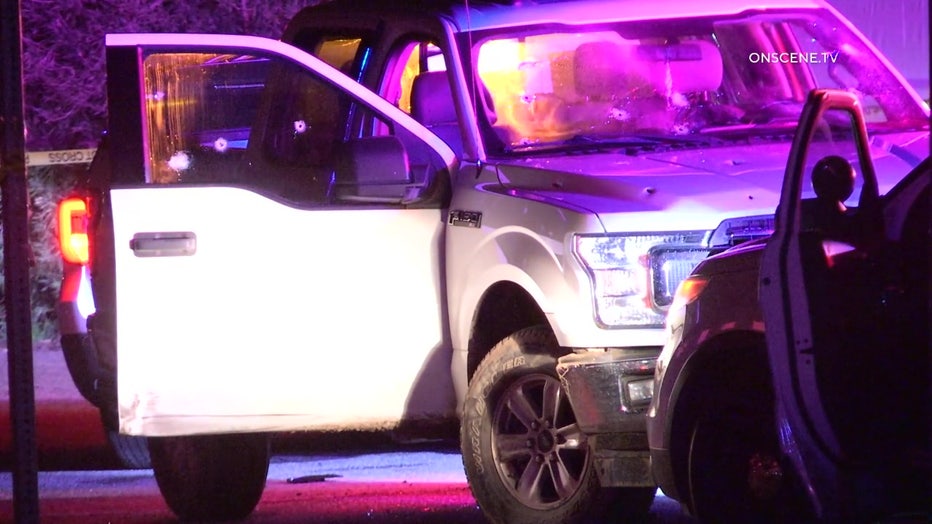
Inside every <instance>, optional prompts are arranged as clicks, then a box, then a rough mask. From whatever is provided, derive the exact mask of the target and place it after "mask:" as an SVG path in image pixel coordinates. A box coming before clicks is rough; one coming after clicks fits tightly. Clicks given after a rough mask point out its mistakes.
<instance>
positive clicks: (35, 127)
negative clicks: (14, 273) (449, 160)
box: [0, 0, 320, 346]
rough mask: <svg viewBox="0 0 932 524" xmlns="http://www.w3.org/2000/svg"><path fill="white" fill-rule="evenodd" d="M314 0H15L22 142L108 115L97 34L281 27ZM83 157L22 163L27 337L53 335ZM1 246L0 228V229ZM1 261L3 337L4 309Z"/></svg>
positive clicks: (78, 130) (60, 137) (87, 131)
mask: <svg viewBox="0 0 932 524" xmlns="http://www.w3.org/2000/svg"><path fill="white" fill-rule="evenodd" d="M319 1H320V0H316V1H315V0H274V1H270V0H193V1H181V0H21V5H22V20H23V76H24V79H23V84H24V85H23V89H24V98H25V100H24V107H25V116H26V128H27V135H26V136H27V138H26V149H27V151H30V152H31V151H49V150H62V149H77V148H91V147H95V146H96V143H97V140H98V138H99V137H100V135H101V133H102V132H103V131H104V127H105V125H106V111H107V105H106V94H105V93H106V89H105V80H106V79H105V67H104V35H105V34H107V33H140V32H153V33H234V34H249V35H259V36H269V37H278V36H279V35H280V34H281V32H282V30H283V29H284V26H285V23H287V21H288V19H289V18H290V17H291V16H292V15H293V14H294V13H295V12H296V11H297V10H298V9H300V8H301V7H303V6H304V5H310V4H314V3H319ZM86 167H87V166H86V165H80V164H78V165H58V166H37V167H31V168H29V170H28V177H29V196H30V204H31V212H32V214H31V219H30V237H31V239H30V240H31V247H32V253H33V256H32V261H31V262H32V264H31V280H32V284H33V286H32V311H33V314H32V318H33V339H34V341H43V340H55V339H57V337H58V333H57V331H56V327H55V326H56V318H55V304H56V301H57V299H58V291H59V282H60V280H61V262H60V260H61V259H60V257H59V253H58V246H57V241H56V237H55V234H56V232H55V211H56V205H57V203H58V201H59V200H61V199H62V198H63V197H65V196H67V194H68V193H69V192H70V191H72V190H73V188H74V185H75V183H76V182H77V180H78V179H79V178H80V177H81V176H82V174H83V171H84V169H86ZM0 247H2V237H0ZM2 271H3V269H2V266H0V346H4V345H5V344H6V311H5V309H4V308H3V301H2V297H3V277H2Z"/></svg>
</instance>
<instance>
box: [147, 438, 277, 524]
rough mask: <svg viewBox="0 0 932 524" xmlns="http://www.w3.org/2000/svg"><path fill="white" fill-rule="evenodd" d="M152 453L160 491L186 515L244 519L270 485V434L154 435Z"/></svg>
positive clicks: (184, 517)
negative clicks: (268, 483) (267, 478)
mask: <svg viewBox="0 0 932 524" xmlns="http://www.w3.org/2000/svg"><path fill="white" fill-rule="evenodd" d="M149 453H150V455H151V457H152V469H153V470H154V472H155V480H156V482H157V483H158V486H159V491H161V492H162V497H163V498H164V499H165V502H166V503H167V504H168V507H169V508H171V510H172V511H173V512H174V513H175V514H176V515H178V517H179V518H181V519H182V520H193V521H218V520H219V521H223V520H238V519H242V518H244V517H246V516H247V515H249V514H250V513H251V512H252V510H253V509H255V507H256V505H257V504H258V503H259V498H260V497H261V496H262V491H263V490H264V489H265V480H266V477H267V475H268V471H269V458H270V450H269V438H268V436H267V435H263V434H242V435H239V434H237V435H198V436H185V437H158V438H150V439H149Z"/></svg>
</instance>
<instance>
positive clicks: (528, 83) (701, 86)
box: [475, 10, 928, 150]
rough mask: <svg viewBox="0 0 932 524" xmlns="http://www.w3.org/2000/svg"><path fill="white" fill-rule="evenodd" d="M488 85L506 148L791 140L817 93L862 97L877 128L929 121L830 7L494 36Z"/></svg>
mask: <svg viewBox="0 0 932 524" xmlns="http://www.w3.org/2000/svg"><path fill="white" fill-rule="evenodd" d="M478 36H479V37H477V38H475V41H476V42H477V44H476V45H477V47H476V50H475V52H476V56H477V57H478V59H477V61H476V68H477V71H476V72H477V74H478V78H479V79H480V80H481V81H482V83H483V84H484V87H485V88H487V89H488V91H489V93H490V94H491V97H492V101H493V102H494V108H495V115H494V119H493V122H494V124H493V129H494V133H492V134H490V136H489V137H488V139H489V140H492V141H493V142H497V143H500V145H501V146H503V148H504V149H505V150H513V149H522V150H526V149H528V148H535V147H552V146H554V145H557V144H564V143H567V142H568V141H573V142H575V143H579V142H580V139H581V138H582V139H594V140H617V139H624V138H625V137H629V138H634V137H641V138H643V137H645V136H648V137H653V138H660V139H681V138H682V137H684V136H685V135H706V136H727V135H729V134H735V133H740V134H742V135H747V134H756V133H761V134H767V133H774V132H780V133H781V134H787V133H788V132H789V133H791V132H792V130H793V128H794V127H795V124H796V121H797V120H798V118H799V114H800V111H801V109H802V106H803V103H804V101H805V99H806V95H807V94H808V93H809V91H810V90H812V89H815V88H841V89H846V90H849V91H852V92H855V93H857V94H858V95H859V96H860V98H861V101H862V104H863V107H864V110H865V113H866V117H867V120H868V123H869V128H870V130H871V131H873V132H886V131H898V130H907V129H917V128H927V127H928V114H927V109H926V108H924V107H923V106H922V105H921V103H920V101H919V100H917V99H915V98H914V97H913V96H912V95H911V94H910V93H909V92H908V91H907V90H906V89H904V88H903V86H902V85H901V84H900V83H899V81H898V80H897V79H896V77H895V75H894V74H893V73H892V72H891V71H890V70H889V69H888V68H887V67H886V66H885V65H884V64H883V62H881V60H880V59H879V58H878V57H877V56H876V55H875V54H874V53H873V52H872V51H870V50H869V49H868V48H867V46H865V45H864V43H863V42H862V41H861V40H860V39H859V38H858V37H856V36H855V35H854V34H852V33H851V31H850V30H849V29H848V28H847V26H845V25H844V24H843V23H841V22H839V21H838V20H837V19H835V18H834V17H833V16H832V15H831V14H830V13H828V12H825V11H821V10H814V11H813V10H809V11H804V12H801V11H767V12H760V11H758V12H755V13H750V14H747V15H742V16H738V17H735V16H730V17H722V18H701V19H679V20H661V21H648V22H644V21H639V22H629V23H619V24H615V25H600V26H598V27H596V28H591V29H587V28H580V27H567V26H556V27H555V26H553V25H549V26H546V27H538V28H527V27H525V28H522V30H521V31H520V32H517V31H515V30H514V28H511V29H510V30H509V29H505V30H499V31H497V32H496V33H483V34H482V35H478Z"/></svg>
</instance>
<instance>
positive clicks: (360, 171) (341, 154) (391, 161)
mask: <svg viewBox="0 0 932 524" xmlns="http://www.w3.org/2000/svg"><path fill="white" fill-rule="evenodd" d="M421 189H422V188H421V187H420V186H419V185H417V184H416V183H415V182H414V179H413V177H412V175H411V165H410V163H409V161H408V154H407V152H406V151H405V148H404V145H403V144H402V143H401V140H399V139H398V138H397V137H394V136H374V137H366V138H357V139H352V140H349V141H348V142H346V143H344V144H343V145H342V146H341V147H340V149H339V151H338V152H337V158H336V165H335V166H334V176H333V188H332V192H331V195H332V197H333V198H334V199H335V200H338V201H343V202H360V203H394V204H403V203H406V202H410V201H412V200H415V199H417V198H418V196H419V195H420V192H421Z"/></svg>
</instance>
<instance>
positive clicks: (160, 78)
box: [60, 0, 928, 523]
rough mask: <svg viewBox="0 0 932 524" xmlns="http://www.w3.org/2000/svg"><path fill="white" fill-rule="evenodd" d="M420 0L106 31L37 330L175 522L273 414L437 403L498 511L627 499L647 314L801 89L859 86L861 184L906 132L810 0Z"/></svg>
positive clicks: (235, 500)
mask: <svg viewBox="0 0 932 524" xmlns="http://www.w3.org/2000/svg"><path fill="white" fill-rule="evenodd" d="M415 4H417V5H416V7H417V8H414V7H408V8H406V9H404V10H402V9H399V8H398V7H397V6H393V5H392V4H391V3H385V2H381V1H378V0H370V1H362V0H360V1H350V0H334V1H332V2H329V3H326V4H322V5H319V6H315V7H309V8H306V9H305V10H303V11H301V12H299V13H298V14H297V15H296V16H295V17H294V18H293V20H292V21H291V22H290V24H289V25H288V27H287V29H286V31H285V33H284V36H283V38H282V40H281V41H276V40H268V39H261V38H255V37H248V36H230V35H192V34H132V35H130V34H123V35H110V36H109V37H108V39H107V67H108V76H107V84H108V103H109V131H108V135H107V137H106V139H105V142H104V144H103V147H102V150H101V151H102V152H101V153H100V154H98V158H97V159H96V160H95V164H94V165H93V166H92V168H91V171H90V176H89V182H88V184H87V188H86V193H85V194H84V195H82V196H80V197H79V198H75V199H70V200H68V201H66V202H65V203H64V204H63V206H62V215H61V225H60V227H61V230H62V231H61V233H62V247H63V254H64V255H65V258H66V275H65V282H64V284H65V285H63V294H62V302H61V310H60V313H61V318H62V332H63V338H62V342H63V346H64V348H65V351H66V354H67V355H68V361H69V364H70V365H71V368H72V371H73V376H74V379H75V382H76V383H77V384H78V385H79V387H80V389H81V391H82V392H83V393H84V394H85V395H86V396H87V397H88V398H89V399H91V400H92V401H93V402H94V403H95V404H97V405H98V406H99V407H100V408H101V412H102V414H103V418H104V421H105V423H106V424H107V426H108V428H109V429H110V430H111V432H112V434H113V435H114V439H115V440H114V441H115V442H118V443H119V442H122V444H121V445H123V446H130V447H131V444H127V443H133V442H135V443H138V442H140V441H139V440H126V439H127V438H129V437H132V436H135V437H145V438H146V441H147V443H148V451H149V452H150V453H151V464H152V466H153V468H154V472H155V476H156V478H157V480H158V483H159V486H160V488H161V490H162V493H163V495H164V497H165V499H166V501H167V502H168V504H169V506H170V507H171V508H172V510H174V511H175V512H176V513H177V514H178V515H179V516H181V517H183V518H190V519H195V520H198V519H217V518H224V519H225V518H235V517H241V516H244V515H246V514H248V513H249V512H251V511H252V509H253V508H254V507H255V505H256V504H257V502H258V500H259V497H260V495H261V493H262V491H263V488H264V484H265V477H266V472H267V467H268V462H269V444H268V442H269V435H270V434H274V433H276V432H281V431H289V432H291V431H339V430H350V429H352V430H356V429H373V430H379V429H398V428H404V429H406V430H407V431H422V432H423V434H425V435H426V434H428V433H429V432H430V430H431V429H432V428H435V427H444V426H445V425H446V426H449V423H451V422H452V423H454V424H456V426H455V427H456V428H459V435H460V440H461V444H462V451H463V457H464V465H465V469H466V474H467V477H468V479H469V483H470V486H471V488H472V490H473V493H474V494H475V496H476V499H477V501H478V502H479V504H480V506H481V507H482V508H483V510H484V512H485V514H486V515H487V516H488V517H489V519H490V520H492V521H494V522H508V523H516V522H564V521H569V520H572V519H577V518H582V516H583V515H587V514H589V513H590V512H592V511H610V512H612V513H615V514H636V513H641V512H644V511H646V510H647V509H648V508H649V507H650V505H651V502H652V500H653V496H654V493H655V489H656V488H655V484H654V481H653V479H652V478H651V474H650V470H649V454H648V446H647V442H646V435H645V410H646V408H647V406H648V404H649V403H650V400H651V396H652V385H653V372H654V361H655V359H656V357H657V355H658V353H659V351H660V348H661V346H662V345H663V343H664V332H663V329H662V328H663V320H664V313H665V310H666V309H667V307H668V306H669V305H670V303H671V301H672V299H673V294H674V290H675V288H676V287H677V284H678V283H679V282H680V281H681V280H682V279H683V278H684V277H685V276H686V275H687V274H688V273H689V272H690V270H691V269H692V268H693V267H694V265H695V264H696V263H697V262H698V261H699V260H701V259H702V258H704V257H705V256H706V255H707V253H708V249H709V246H710V245H712V244H713V243H714V244H715V245H720V244H721V241H722V237H721V235H724V236H725V237H727V238H728V241H729V242H739V241H741V240H744V239H747V238H752V237H755V236H758V235H761V234H766V233H767V232H769V230H768V227H767V226H768V224H769V222H768V220H767V218H766V217H769V216H770V215H772V213H773V211H774V207H775V205H776V203H777V201H778V197H779V191H780V185H781V176H782V174H783V172H784V170H785V162H786V158H787V153H788V151H789V147H790V141H791V139H792V136H793V133H794V130H795V126H796V122H797V120H798V117H799V112H800V109H801V107H802V105H803V102H804V100H805V97H806V95H807V93H808V92H809V91H810V90H811V89H813V88H816V87H833V88H843V89H848V90H851V91H854V92H857V93H858V94H859V96H860V97H861V100H862V101H863V104H864V108H865V112H866V114H867V115H868V119H869V121H870V125H871V127H872V131H873V132H874V133H876V134H877V136H878V137H879V139H880V140H881V143H882V144H883V145H884V147H882V148H878V149H877V150H876V151H875V153H876V155H877V157H878V158H877V159H876V162H877V165H878V169H879V171H881V172H882V166H883V165H884V162H888V161H899V160H898V159H897V158H896V157H897V156H899V157H900V158H902V157H904V156H908V155H910V154H912V155H917V156H918V155H919V154H920V152H919V151H913V150H914V149H921V148H922V147H926V148H927V147H928V141H927V140H926V141H925V142H922V141H921V140H920V139H919V138H918V137H919V136H920V135H921V136H925V137H926V138H927V133H925V134H923V133H922V132H921V131H918V130H921V129H923V128H926V129H927V125H928V110H927V108H926V107H925V106H924V104H923V103H922V101H921V100H920V98H919V97H918V96H917V95H916V93H915V92H914V91H913V90H912V89H911V88H910V87H909V86H908V85H907V84H906V83H905V82H904V80H903V78H902V76H901V75H900V74H898V73H897V72H896V71H895V70H894V69H893V68H892V67H890V65H889V63H888V62H887V61H886V60H885V59H884V58H883V57H882V56H881V55H880V54H879V53H878V52H877V51H876V49H874V47H873V46H872V45H871V44H870V43H869V42H867V41H865V40H864V39H863V38H862V37H861V36H860V33H858V31H857V30H856V29H855V28H853V27H852V26H851V25H850V24H849V23H848V22H846V21H845V20H844V19H843V17H841V16H840V15H839V14H838V13H837V12H836V11H835V10H834V9H833V8H831V7H830V6H828V5H827V4H825V3H824V2H821V1H815V0H770V1H769V2H756V1H749V0H723V1H718V2H715V3H714V4H711V3H706V4H697V3H695V2H693V1H691V0H689V1H686V0H683V1H669V2H652V3H650V2H647V3H645V2H640V1H638V2H627V1H603V0H580V1H555V2H514V3H508V2H480V1H476V2H460V1H457V2H443V1H437V2H419V3H418V2H416V3H415ZM761 6H765V7H761ZM888 135H889V137H890V138H889V139H884V138H883V137H884V136H888ZM890 159H893V160H890ZM757 215H760V216H764V217H765V218H764V219H762V220H757V219H750V220H749V219H745V218H742V219H739V220H732V219H734V218H735V217H748V216H757ZM713 231H717V232H718V233H717V234H718V235H719V237H717V238H715V239H714V242H713V238H712V237H713ZM130 447H125V448H123V449H124V450H129V449H130ZM139 451H141V450H139ZM139 462H145V457H144V456H142V457H140V460H139Z"/></svg>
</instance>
